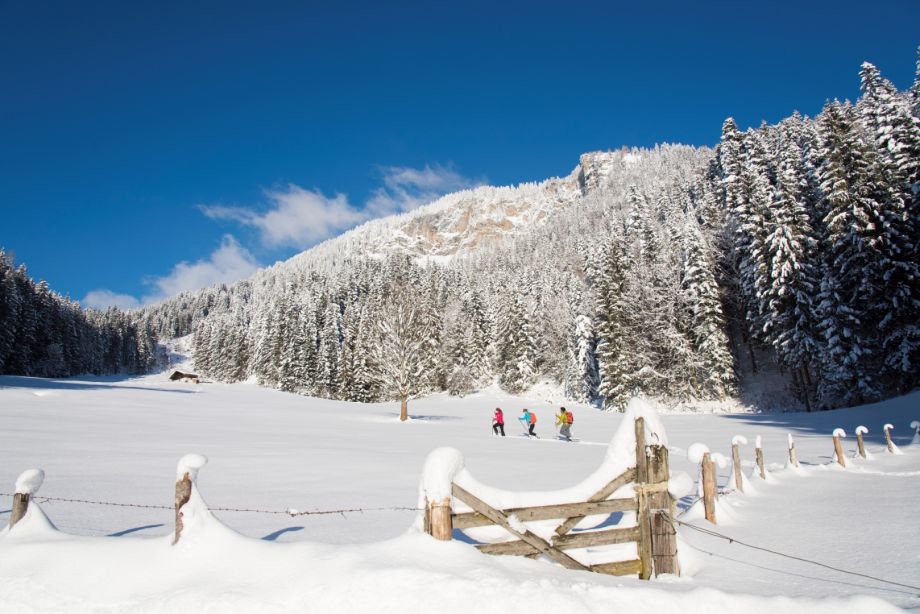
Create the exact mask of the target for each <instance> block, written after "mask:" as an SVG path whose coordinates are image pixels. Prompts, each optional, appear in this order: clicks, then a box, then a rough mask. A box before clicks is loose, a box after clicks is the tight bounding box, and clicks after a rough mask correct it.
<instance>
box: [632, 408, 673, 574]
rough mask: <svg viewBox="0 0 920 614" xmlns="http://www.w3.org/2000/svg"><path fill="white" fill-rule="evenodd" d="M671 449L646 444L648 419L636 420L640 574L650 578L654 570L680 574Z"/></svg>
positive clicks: (658, 572)
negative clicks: (670, 483) (671, 490)
mask: <svg viewBox="0 0 920 614" xmlns="http://www.w3.org/2000/svg"><path fill="white" fill-rule="evenodd" d="M669 478H670V470H669V468H668V449H667V447H665V446H663V445H658V444H655V445H650V446H646V443H645V420H644V419H643V418H637V419H636V486H635V489H636V495H637V496H638V499H639V513H638V516H637V518H636V521H637V523H638V525H639V561H640V563H641V567H642V569H641V572H640V573H639V577H640V578H642V579H643V580H647V579H649V578H650V577H651V575H652V572H653V571H654V574H655V575H656V576H658V575H660V574H665V573H669V574H674V575H680V564H679V562H678V559H677V533H676V531H675V529H674V523H673V522H672V521H671V515H672V514H673V505H672V501H671V494H670V493H669V492H668V479H669Z"/></svg>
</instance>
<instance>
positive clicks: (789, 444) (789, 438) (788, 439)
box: [786, 433, 795, 448]
mask: <svg viewBox="0 0 920 614" xmlns="http://www.w3.org/2000/svg"><path fill="white" fill-rule="evenodd" d="M794 445H795V439H793V438H792V433H786V447H788V448H791V447H792V446H794Z"/></svg>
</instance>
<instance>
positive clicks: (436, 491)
mask: <svg viewBox="0 0 920 614" xmlns="http://www.w3.org/2000/svg"><path fill="white" fill-rule="evenodd" d="M669 479H670V472H669V469H668V448H667V438H666V434H665V431H664V427H663V425H662V423H661V420H660V419H659V417H658V414H657V413H656V412H655V410H654V409H653V408H652V407H651V406H649V405H648V404H647V403H645V402H644V401H642V400H641V399H633V401H632V402H631V403H630V406H629V408H628V409H627V412H626V416H625V419H624V421H623V423H622V424H621V425H620V428H619V429H618V430H617V432H616V433H615V434H614V437H613V439H612V440H611V442H610V445H609V446H608V449H607V454H606V457H605V459H604V461H603V463H602V464H601V466H600V467H599V468H598V469H597V470H596V471H595V472H594V473H593V474H591V475H590V476H588V477H587V478H586V479H585V480H583V481H582V482H581V483H579V484H577V485H575V486H573V487H571V488H568V489H565V490H559V491H552V492H529V493H528V492H516V493H514V492H508V491H501V490H497V489H494V488H490V487H489V486H486V485H484V484H482V483H480V482H478V481H477V480H476V479H475V478H474V477H473V476H472V475H470V473H469V472H468V471H467V470H466V469H465V468H464V463H463V456H462V454H461V453H460V452H459V451H458V450H456V449H454V448H438V449H436V450H434V451H433V452H431V454H429V455H428V458H427V459H426V461H425V467H424V470H423V473H422V481H421V485H420V488H419V490H420V493H419V506H420V507H421V508H422V509H424V516H423V527H424V530H425V531H426V532H427V533H428V534H430V535H432V536H433V537H435V538H436V539H440V540H445V541H448V540H451V539H453V537H454V531H455V530H456V531H458V532H462V533H461V535H458V537H461V538H465V539H466V540H470V541H473V542H475V547H476V548H477V549H479V550H480V551H481V552H484V553H486V554H494V555H518V556H526V557H537V556H540V555H543V556H546V557H547V558H549V559H551V560H553V561H555V562H556V563H559V564H560V565H562V566H563V567H566V568H568V569H576V570H582V571H594V572H599V573H607V574H612V575H632V574H638V575H639V577H640V578H642V579H648V578H650V577H651V576H652V574H654V575H656V576H657V575H660V574H675V575H679V574H680V564H679V561H678V557H677V538H676V531H675V529H674V523H673V518H674V516H675V497H674V496H673V494H672V493H671V492H669V488H668V485H669ZM681 494H682V493H678V496H680V495H681ZM486 501H489V503H487V502H486ZM618 513H619V514H621V517H620V520H619V522H618V523H616V524H615V525H613V528H608V526H609V525H608V519H609V518H611V515H612V514H618Z"/></svg>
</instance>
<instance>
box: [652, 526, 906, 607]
mask: <svg viewBox="0 0 920 614" xmlns="http://www.w3.org/2000/svg"><path fill="white" fill-rule="evenodd" d="M664 514H665V515H666V516H667V517H668V519H669V520H670V522H671V523H672V524H673V523H676V524H679V525H680V526H682V527H687V528H688V529H692V530H694V531H698V532H700V533H703V534H704V535H709V536H711V537H718V538H719V539H724V540H726V541H727V542H728V543H729V544H738V545H739V546H744V547H746V548H751V549H753V550H760V551H761V552H767V553H770V554H774V555H776V556H781V557H784V558H787V559H792V560H795V561H800V562H802V563H809V564H811V565H817V566H819V567H824V568H825V569H830V570H832V571H836V572H839V573H844V574H849V575H851V576H859V577H860V578H867V579H869V580H874V581H876V582H882V583H884V584H892V585H894V586H900V587H903V588H909V589H912V590H916V591H920V586H914V585H912V584H904V583H902V582H895V581H893V580H885V579H884V578H879V577H877V576H870V575H869V574H864V573H860V572H858V571H850V570H848V569H841V568H840V567H834V566H833V565H828V564H827V563H821V562H819V561H813V560H811V559H806V558H803V557H800V556H795V555H793V554H786V553H784V552H777V551H776V550H771V549H770V548H764V547H763V546H755V545H754V544H749V543H747V542H743V541H741V540H740V539H735V538H734V537H729V536H728V535H723V534H722V533H719V532H718V531H713V530H712V529H707V528H705V527H699V526H697V525H695V524H690V523H689V522H684V521H683V520H678V519H676V518H673V517H672V516H671V515H670V514H668V513H667V512H664Z"/></svg>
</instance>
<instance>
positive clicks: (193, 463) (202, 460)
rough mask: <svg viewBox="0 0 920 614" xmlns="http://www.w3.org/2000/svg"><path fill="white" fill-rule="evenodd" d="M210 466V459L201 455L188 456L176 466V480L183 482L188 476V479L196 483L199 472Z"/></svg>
mask: <svg viewBox="0 0 920 614" xmlns="http://www.w3.org/2000/svg"><path fill="white" fill-rule="evenodd" d="M207 464H208V458H207V457H206V456H202V455H201V454H194V453H193V454H186V455H185V456H183V457H182V458H180V459H179V464H178V465H177V466H176V479H177V480H181V479H182V478H184V477H185V474H186V473H187V474H188V478H189V479H190V480H191V481H192V482H194V481H195V480H196V479H198V470H199V469H201V468H202V467H204V466H205V465H207Z"/></svg>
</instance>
